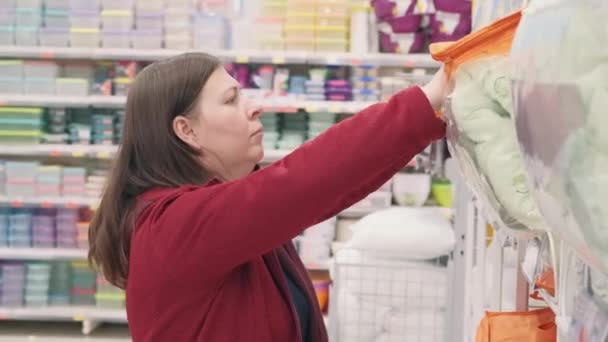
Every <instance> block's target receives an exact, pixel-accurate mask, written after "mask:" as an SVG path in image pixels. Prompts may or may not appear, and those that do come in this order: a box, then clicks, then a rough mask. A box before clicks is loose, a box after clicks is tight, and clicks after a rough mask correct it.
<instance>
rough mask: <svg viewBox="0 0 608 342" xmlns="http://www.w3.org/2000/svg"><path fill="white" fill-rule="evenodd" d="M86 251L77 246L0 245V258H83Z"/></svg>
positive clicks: (85, 255) (85, 256)
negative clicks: (28, 246)
mask: <svg viewBox="0 0 608 342" xmlns="http://www.w3.org/2000/svg"><path fill="white" fill-rule="evenodd" d="M87 253H88V251H87V250H86V249H78V248H36V247H31V248H17V247H0V260H84V259H86V258H87Z"/></svg>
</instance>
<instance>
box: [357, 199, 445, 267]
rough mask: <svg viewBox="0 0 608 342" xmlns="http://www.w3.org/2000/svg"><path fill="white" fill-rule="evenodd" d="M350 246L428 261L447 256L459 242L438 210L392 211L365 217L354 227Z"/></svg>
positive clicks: (402, 209)
mask: <svg viewBox="0 0 608 342" xmlns="http://www.w3.org/2000/svg"><path fill="white" fill-rule="evenodd" d="M352 229H353V238H352V239H351V240H350V242H349V244H348V247H351V248H357V249H362V250H365V251H368V252H370V253H374V254H376V253H378V254H380V255H381V256H383V257H384V256H385V257H386V258H390V259H410V260H426V259H433V258H437V257H440V256H442V255H446V254H448V253H449V252H451V251H452V249H453V248H454V244H455V242H456V240H455V237H454V231H453V230H452V227H451V225H450V222H449V221H448V219H447V218H445V217H444V216H443V214H442V213H441V211H440V210H439V209H437V208H391V209H387V210H382V211H378V212H375V213H373V214H371V215H368V216H365V217H364V218H363V219H361V220H360V221H359V222H357V223H356V224H354V225H353V226H352Z"/></svg>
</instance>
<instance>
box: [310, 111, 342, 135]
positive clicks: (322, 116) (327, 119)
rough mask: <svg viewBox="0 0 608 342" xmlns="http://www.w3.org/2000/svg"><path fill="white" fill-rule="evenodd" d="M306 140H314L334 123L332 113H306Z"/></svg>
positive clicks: (334, 116)
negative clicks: (307, 119)
mask: <svg viewBox="0 0 608 342" xmlns="http://www.w3.org/2000/svg"><path fill="white" fill-rule="evenodd" d="M308 118H309V121H308V139H314V138H316V137H318V136H319V135H320V134H321V133H323V132H325V131H326V130H327V129H329V128H330V127H331V126H332V125H333V124H334V123H335V122H336V114H334V113H308Z"/></svg>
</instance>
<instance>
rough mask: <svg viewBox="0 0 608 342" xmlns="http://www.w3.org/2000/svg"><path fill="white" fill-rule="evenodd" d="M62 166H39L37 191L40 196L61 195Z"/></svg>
mask: <svg viewBox="0 0 608 342" xmlns="http://www.w3.org/2000/svg"><path fill="white" fill-rule="evenodd" d="M61 170H62V168H61V167H60V166H48V165H45V166H39V167H38V171H37V175H36V193H37V194H38V196H60V195H61V174H62V171H61Z"/></svg>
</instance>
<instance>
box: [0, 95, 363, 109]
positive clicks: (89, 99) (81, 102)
mask: <svg viewBox="0 0 608 342" xmlns="http://www.w3.org/2000/svg"><path fill="white" fill-rule="evenodd" d="M126 100H127V98H126V97H125V96H103V95H97V96H60V95H23V94H0V106H27V107H53V108H55V107H60V108H63V107H70V108H86V107H94V108H123V107H124V105H125V103H126ZM255 101H257V102H258V103H259V104H260V105H261V106H262V107H264V110H266V111H273V112H282V113H295V112H297V111H298V110H300V109H304V110H306V111H308V112H327V113H356V112H358V111H360V110H362V109H364V108H366V107H368V106H370V105H372V104H374V103H375V102H367V101H364V102H362V101H306V100H298V99H293V98H290V97H274V98H267V99H259V100H257V99H256V100H255Z"/></svg>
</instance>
